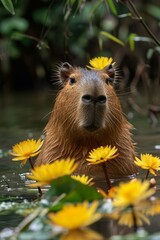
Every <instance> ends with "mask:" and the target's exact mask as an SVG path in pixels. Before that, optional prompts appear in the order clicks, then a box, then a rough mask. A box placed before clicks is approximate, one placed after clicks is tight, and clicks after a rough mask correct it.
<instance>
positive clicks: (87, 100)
mask: <svg viewBox="0 0 160 240" xmlns="http://www.w3.org/2000/svg"><path fill="white" fill-rule="evenodd" d="M82 101H83V102H84V103H91V102H92V101H93V99H92V96H91V95H89V94H85V95H83V96H82Z"/></svg>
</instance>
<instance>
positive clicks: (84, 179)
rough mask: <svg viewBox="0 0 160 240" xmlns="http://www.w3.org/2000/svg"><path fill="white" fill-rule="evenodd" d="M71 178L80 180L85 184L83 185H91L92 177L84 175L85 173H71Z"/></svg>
mask: <svg viewBox="0 0 160 240" xmlns="http://www.w3.org/2000/svg"><path fill="white" fill-rule="evenodd" d="M71 177H72V178H73V179H75V180H77V181H79V182H81V183H82V184H85V185H93V183H91V182H92V180H93V178H89V177H88V176H86V175H85V174H83V175H72V176H71Z"/></svg>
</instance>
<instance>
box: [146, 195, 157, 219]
mask: <svg viewBox="0 0 160 240" xmlns="http://www.w3.org/2000/svg"><path fill="white" fill-rule="evenodd" d="M148 205H149V206H148V207H147V208H146V211H145V213H146V214H147V215H151V216H154V215H156V214H160V200H159V199H155V200H153V201H151V202H150V203H149V204H148Z"/></svg>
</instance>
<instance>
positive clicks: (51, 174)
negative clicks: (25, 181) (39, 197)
mask: <svg viewBox="0 0 160 240" xmlns="http://www.w3.org/2000/svg"><path fill="white" fill-rule="evenodd" d="M77 167H78V164H77V163H75V161H74V159H70V158H68V159H62V160H56V161H54V162H53V163H51V164H43V165H40V166H37V167H35V168H34V169H32V170H31V172H32V175H31V174H27V177H28V178H30V179H32V180H35V181H37V183H31V184H29V186H30V187H35V186H36V187H37V186H44V185H49V184H50V183H51V182H52V181H53V179H56V178H59V177H62V176H65V175H71V174H72V173H73V172H74V171H75V169H76V168H77Z"/></svg>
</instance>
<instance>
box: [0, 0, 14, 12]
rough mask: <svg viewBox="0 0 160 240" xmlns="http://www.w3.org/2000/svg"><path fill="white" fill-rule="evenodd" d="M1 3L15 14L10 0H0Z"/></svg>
mask: <svg viewBox="0 0 160 240" xmlns="http://www.w3.org/2000/svg"><path fill="white" fill-rule="evenodd" d="M1 3H2V4H3V6H4V7H5V9H6V10H8V11H9V12H10V13H11V14H13V15H14V14H15V11H14V7H13V3H12V1H11V0H1Z"/></svg>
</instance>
